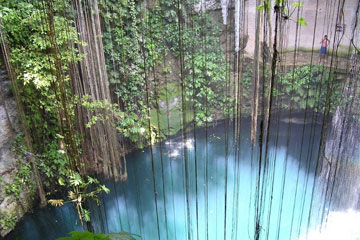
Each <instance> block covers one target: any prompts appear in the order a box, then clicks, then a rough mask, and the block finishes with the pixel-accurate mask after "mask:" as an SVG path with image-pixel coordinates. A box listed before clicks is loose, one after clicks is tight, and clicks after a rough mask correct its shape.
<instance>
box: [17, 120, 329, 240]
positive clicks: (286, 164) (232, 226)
mask: <svg viewBox="0 0 360 240" xmlns="http://www.w3.org/2000/svg"><path fill="white" fill-rule="evenodd" d="M281 124H282V125H281ZM281 124H280V128H279V129H280V131H277V134H276V135H274V134H271V137H270V140H269V149H268V158H266V159H265V160H263V161H262V164H261V165H259V154H260V153H259V148H258V146H257V147H255V148H253V147H252V146H251V143H250V140H249V139H250V136H249V135H250V132H249V129H250V124H249V123H246V122H245V121H244V123H243V124H242V130H241V139H240V141H238V142H239V144H238V145H235V144H234V141H233V136H232V134H233V133H232V126H230V127H228V128H225V126H224V124H220V125H218V126H217V127H215V128H209V129H207V131H205V130H204V129H198V130H197V131H196V134H195V135H192V134H190V133H189V134H188V138H187V139H185V140H183V139H182V138H181V137H174V138H172V139H169V140H167V141H165V142H163V143H162V144H161V145H160V144H157V145H156V146H154V147H153V151H152V152H153V156H151V151H150V149H145V150H138V151H135V152H133V153H131V154H129V155H128V156H127V159H128V171H129V179H128V181H127V182H126V183H115V182H112V181H106V182H105V183H106V185H107V186H108V187H109V188H110V190H111V193H110V194H108V195H104V196H103V199H102V203H103V204H102V205H101V206H100V207H97V206H95V205H94V206H92V208H93V210H92V215H93V216H92V221H93V225H94V228H95V230H96V231H99V232H119V231H128V232H132V233H136V234H140V235H142V236H143V238H142V239H147V240H156V239H169V240H185V239H197V240H202V239H225V238H226V239H231V240H234V239H254V236H255V233H260V239H279V240H282V239H299V238H300V237H301V239H303V237H304V236H305V235H306V231H307V229H309V231H310V232H309V236H313V235H311V234H313V233H312V232H311V231H312V230H311V229H315V228H316V227H317V226H318V222H319V219H320V217H321V212H320V211H321V209H322V208H321V206H320V203H321V201H318V200H317V199H318V197H317V194H316V193H317V191H316V190H317V187H315V188H314V169H315V164H316V159H317V150H318V147H319V146H318V145H319V131H320V130H319V129H320V128H319V127H317V126H315V125H311V124H306V125H301V124H292V125H291V127H290V128H289V127H288V126H289V125H288V124H285V123H281ZM227 131H228V132H229V137H228V139H226V137H225V132H227ZM226 140H228V142H227V141H226ZM226 142H227V143H228V144H226ZM264 150H265V149H264V148H263V151H264ZM263 159H264V158H263ZM259 166H261V168H259ZM76 217H77V216H76V212H75V209H74V208H72V207H71V206H70V205H67V206H64V207H62V208H51V207H49V208H47V209H42V210H39V211H36V212H35V213H34V214H32V215H29V216H28V217H27V218H26V219H25V221H23V222H22V223H21V224H20V225H19V226H18V227H17V229H16V231H15V232H14V233H12V235H11V236H10V237H11V238H13V239H15V237H20V238H22V239H31V240H34V239H41V240H46V239H54V238H55V237H58V236H64V235H65V234H66V233H67V232H69V231H72V230H74V229H75V230H80V225H79V222H78V220H77V219H76ZM256 222H258V223H259V224H258V225H256V224H255V223H256ZM329 223H331V222H330V221H329ZM256 226H258V227H256ZM329 226H331V225H329ZM304 234H305V235H304ZM11 238H10V239H11ZM313 239H320V238H313ZM327 239H329V238H327Z"/></svg>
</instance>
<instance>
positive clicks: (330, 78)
mask: <svg viewBox="0 0 360 240" xmlns="http://www.w3.org/2000/svg"><path fill="white" fill-rule="evenodd" d="M278 81H279V86H278V89H277V90H276V91H275V94H274V95H275V96H278V97H281V98H283V99H284V100H283V104H284V105H283V107H285V108H288V107H289V101H290V100H291V101H293V103H294V104H295V107H298V108H299V109H305V108H306V107H308V108H310V109H313V110H315V111H321V110H322V109H323V107H324V106H325V102H326V96H327V90H328V86H330V89H331V90H330V91H331V99H330V101H331V102H333V103H335V102H337V100H339V98H340V90H341V89H340V83H338V82H336V81H335V80H334V75H333V73H332V72H329V70H327V69H326V68H325V67H322V66H312V67H310V66H309V65H306V66H302V67H297V68H295V69H294V70H293V71H290V72H289V73H286V74H284V75H282V76H279V80H278ZM289 96H291V99H289Z"/></svg>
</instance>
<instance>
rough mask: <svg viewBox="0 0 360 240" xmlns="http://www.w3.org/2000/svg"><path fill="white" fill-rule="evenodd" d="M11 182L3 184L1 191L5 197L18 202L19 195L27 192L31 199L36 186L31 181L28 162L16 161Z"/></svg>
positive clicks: (30, 170)
mask: <svg viewBox="0 0 360 240" xmlns="http://www.w3.org/2000/svg"><path fill="white" fill-rule="evenodd" d="M11 175H12V182H10V183H5V184H4V185H3V189H4V192H5V195H6V196H10V195H11V196H14V198H15V200H16V201H18V200H20V194H21V193H22V192H23V191H28V192H29V193H30V196H31V197H33V196H34V194H35V191H36V186H35V185H34V184H33V181H32V169H31V165H30V164H29V163H28V162H23V161H22V160H18V161H17V164H16V168H15V170H14V171H13V172H12V173H11Z"/></svg>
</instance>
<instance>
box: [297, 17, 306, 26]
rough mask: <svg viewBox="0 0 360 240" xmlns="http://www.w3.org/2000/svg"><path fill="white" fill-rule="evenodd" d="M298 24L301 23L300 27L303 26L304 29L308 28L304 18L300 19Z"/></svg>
mask: <svg viewBox="0 0 360 240" xmlns="http://www.w3.org/2000/svg"><path fill="white" fill-rule="evenodd" d="M298 22H299V24H300V26H303V27H306V26H307V22H306V21H305V19H304V18H303V17H301V18H299V19H298Z"/></svg>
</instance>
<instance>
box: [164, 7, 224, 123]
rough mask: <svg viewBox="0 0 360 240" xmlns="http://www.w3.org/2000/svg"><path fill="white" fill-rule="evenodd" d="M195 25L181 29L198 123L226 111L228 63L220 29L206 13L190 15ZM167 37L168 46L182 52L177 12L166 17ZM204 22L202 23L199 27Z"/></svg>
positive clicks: (189, 97) (188, 94) (187, 82)
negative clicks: (221, 41) (221, 42)
mask: <svg viewBox="0 0 360 240" xmlns="http://www.w3.org/2000/svg"><path fill="white" fill-rule="evenodd" d="M173 10H174V11H175V9H173ZM189 18H190V19H189V21H190V22H191V25H192V27H187V28H186V27H184V29H183V32H182V39H181V41H182V43H183V49H182V50H183V52H184V53H183V54H184V61H185V66H184V71H185V72H184V74H185V82H184V87H185V89H184V94H185V99H186V101H187V102H188V104H189V105H190V106H191V107H192V108H193V110H194V112H195V116H194V121H195V122H196V124H197V125H204V124H205V123H208V122H212V121H213V120H214V118H215V114H216V113H217V112H219V111H220V112H223V111H224V110H225V111H226V109H224V106H225V103H226V102H227V101H229V98H228V96H226V91H225V84H226V81H227V79H226V63H225V56H224V54H223V51H222V50H223V49H222V48H221V47H220V34H221V32H220V29H219V27H218V26H216V24H214V23H213V22H212V21H211V17H210V16H209V15H208V14H207V13H202V14H200V15H193V16H190V17H189ZM167 21H168V24H167V25H166V32H165V35H166V39H167V46H169V50H170V51H172V52H173V53H174V54H175V56H178V55H179V54H180V50H181V49H180V48H179V39H178V23H177V21H176V15H175V16H172V15H170V16H169V17H168V19H167ZM200 26H201V27H200Z"/></svg>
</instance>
